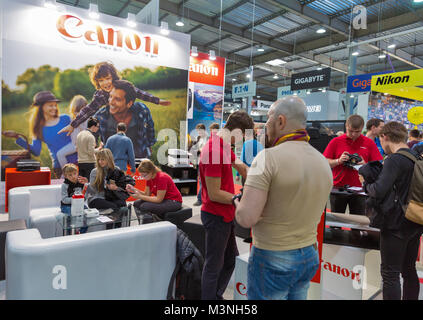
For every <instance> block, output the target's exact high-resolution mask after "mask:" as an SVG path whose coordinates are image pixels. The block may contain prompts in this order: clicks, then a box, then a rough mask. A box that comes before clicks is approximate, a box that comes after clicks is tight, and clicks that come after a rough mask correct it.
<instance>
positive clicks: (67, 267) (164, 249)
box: [6, 221, 176, 300]
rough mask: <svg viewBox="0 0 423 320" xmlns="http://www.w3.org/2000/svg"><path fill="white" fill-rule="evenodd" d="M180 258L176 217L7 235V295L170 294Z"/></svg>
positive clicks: (156, 296) (150, 296) (123, 296)
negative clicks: (63, 233) (65, 232)
mask: <svg viewBox="0 0 423 320" xmlns="http://www.w3.org/2000/svg"><path fill="white" fill-rule="evenodd" d="M175 262H176V226H175V225H173V224H171V223H170V222H166V221H164V222H157V223H152V224H147V225H140V226H134V227H131V228H120V229H112V230H104V231H98V232H93V233H86V234H78V235H72V236H67V237H56V238H50V239H42V238H41V236H40V233H39V232H38V230H37V229H27V230H20V231H11V232H9V233H8V234H7V239H6V299H143V300H147V299H148V300H149V299H166V294H167V289H168V285H169V280H170V278H171V275H172V272H173V270H174V268H175Z"/></svg>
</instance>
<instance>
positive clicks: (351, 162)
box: [344, 153, 363, 168]
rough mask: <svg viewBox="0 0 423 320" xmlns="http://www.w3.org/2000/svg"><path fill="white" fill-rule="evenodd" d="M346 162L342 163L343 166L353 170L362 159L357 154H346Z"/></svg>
mask: <svg viewBox="0 0 423 320" xmlns="http://www.w3.org/2000/svg"><path fill="white" fill-rule="evenodd" d="M347 156H348V160H347V161H345V162H344V166H346V167H349V168H353V167H354V166H356V165H357V164H359V163H360V162H361V161H363V159H362V158H361V157H360V156H359V155H358V153H353V154H349V153H347Z"/></svg>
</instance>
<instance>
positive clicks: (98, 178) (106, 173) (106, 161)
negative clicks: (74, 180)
mask: <svg viewBox="0 0 423 320" xmlns="http://www.w3.org/2000/svg"><path fill="white" fill-rule="evenodd" d="M117 170H120V169H119V168H118V167H116V166H115V163H114V160H113V154H112V152H111V151H110V149H106V148H105V149H102V150H100V151H98V152H97V153H96V166H95V168H94V169H93V170H92V171H91V174H90V181H89V185H88V188H87V195H86V197H87V202H88V206H89V207H90V208H96V209H98V210H104V209H114V210H116V213H117V214H118V216H119V217H118V218H120V217H121V216H122V215H124V214H127V211H128V208H127V207H126V201H125V200H122V199H119V198H117V197H116V198H114V199H111V198H109V197H107V193H108V191H117V190H119V187H118V186H117V185H116V183H115V181H114V180H112V179H108V177H110V174H111V173H116V171H117ZM80 181H81V182H83V183H88V179H87V178H85V177H81V178H80ZM122 191H124V190H122ZM119 208H120V209H121V210H117V209H119Z"/></svg>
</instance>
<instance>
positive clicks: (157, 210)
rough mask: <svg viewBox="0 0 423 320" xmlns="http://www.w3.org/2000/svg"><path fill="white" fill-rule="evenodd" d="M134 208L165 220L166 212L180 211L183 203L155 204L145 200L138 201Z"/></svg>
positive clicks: (166, 202) (164, 202)
mask: <svg viewBox="0 0 423 320" xmlns="http://www.w3.org/2000/svg"><path fill="white" fill-rule="evenodd" d="M134 207H135V208H138V209H139V210H140V211H141V213H142V214H144V213H151V214H156V215H158V216H159V217H160V218H163V216H164V214H165V213H166V212H173V211H178V210H180V209H181V208H182V203H180V202H178V201H175V200H168V199H166V200H163V201H162V202H160V203H153V202H148V201H143V200H137V201H135V202H134Z"/></svg>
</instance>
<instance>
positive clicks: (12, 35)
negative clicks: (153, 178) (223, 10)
mask: <svg viewBox="0 0 423 320" xmlns="http://www.w3.org/2000/svg"><path fill="white" fill-rule="evenodd" d="M1 14H2V16H1V20H2V26H3V30H2V39H1V41H2V48H3V50H2V74H1V77H2V96H1V97H2V101H1V102H2V120H3V126H2V130H3V131H9V136H8V137H7V138H3V139H2V150H3V151H6V152H8V151H19V150H29V152H30V156H31V157H32V158H34V159H36V160H39V161H40V163H41V166H44V167H50V168H52V169H54V170H52V172H54V175H53V176H52V178H53V179H54V178H60V177H61V168H63V166H64V164H66V163H69V162H71V163H77V153H76V145H75V142H76V135H77V134H78V132H80V131H82V130H84V129H85V128H86V120H87V118H88V117H85V118H84V117H83V116H82V115H83V114H88V115H89V116H91V115H93V116H96V117H97V119H99V120H100V130H99V135H100V137H99V138H100V139H101V140H102V142H103V143H104V144H106V141H107V139H108V138H109V137H110V136H111V135H113V134H115V133H116V125H117V123H118V122H120V121H121V120H120V118H119V117H118V115H117V113H119V112H120V113H124V114H125V115H126V118H125V120H124V121H125V122H126V124H127V127H128V130H127V136H128V137H129V138H130V139H131V140H132V142H133V145H134V152H135V157H136V158H145V157H147V158H150V159H152V160H153V161H156V163H157V159H158V152H159V148H160V147H161V146H162V145H163V143H164V142H163V141H159V140H160V138H159V137H160V136H161V135H159V132H160V131H161V130H162V129H170V130H172V132H174V133H175V140H176V141H177V142H179V141H180V137H183V138H184V137H185V135H186V132H185V130H183V131H184V132H181V131H182V129H181V121H182V123H184V121H186V108H187V94H186V93H187V91H188V69H189V48H190V42H191V39H190V36H189V35H187V34H183V33H180V32H174V31H171V32H170V33H169V35H168V36H164V35H162V34H161V33H160V28H159V27H157V26H153V25H145V24H141V23H138V24H137V26H136V28H129V27H128V26H127V25H126V23H125V22H126V21H125V20H124V19H121V18H118V17H113V16H109V15H103V14H100V19H98V20H93V19H90V18H89V12H88V10H86V9H82V8H77V7H72V6H67V5H62V4H60V10H56V9H51V8H46V7H44V6H38V5H34V3H33V2H31V1H27V0H14V1H12V0H4V1H2V12H1ZM109 76H110V77H109ZM109 78H111V79H113V80H117V79H119V78H122V79H124V80H127V81H129V82H130V83H131V84H132V85H133V86H134V87H135V88H138V90H136V92H137V99H136V101H134V103H133V104H132V106H125V108H127V109H122V108H123V106H120V105H119V103H118V102H117V101H118V100H117V99H115V100H113V102H112V99H109V97H111V96H112V94H115V95H117V92H118V91H113V90H114V87H113V83H112V81H110V80H109ZM100 80H101V81H100ZM126 89H127V88H126ZM122 91H125V90H123V89H122ZM120 93H121V92H120V91H119V94H120ZM125 94H126V91H125ZM46 97H47V98H46ZM46 99H47V100H46ZM48 99H50V100H48ZM93 100H95V102H96V103H94V104H91V108H90V109H89V110H88V109H87V108H86V109H85V110H84V112H85V113H84V112H81V113H80V110H81V109H82V108H84V107H85V106H86V105H87V104H89V103H90V102H91V101H93ZM46 102H52V103H51V106H50V107H52V108H53V107H54V109H55V112H53V111H50V113H49V112H48V110H47V109H46V107H44V105H45V103H46ZM92 106H94V107H92ZM87 110H88V111H87ZM116 110H118V111H116ZM45 118H48V119H49V121H41V120H42V119H45ZM40 119H41V120H40ZM145 119H148V120H145ZM71 123H72V127H73V128H74V129H73V132H72V135H67V132H66V131H65V132H63V131H62V130H63V129H66V128H68V126H69V125H70V124H71ZM139 128H143V130H141V129H139ZM11 132H14V133H11ZM59 132H60V133H59ZM180 132H181V134H180V135H178V133H180ZM18 134H20V135H23V136H25V137H26V138H27V139H28V143H27V142H26V140H25V139H23V138H17V137H18ZM6 152H4V153H2V169H3V168H4V167H7V166H9V165H10V164H11V162H10V159H8V158H7V154H6ZM121 169H126V168H121ZM137 178H138V177H136V179H137Z"/></svg>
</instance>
